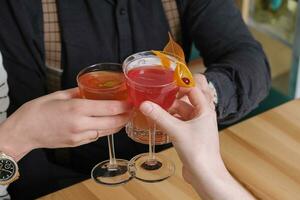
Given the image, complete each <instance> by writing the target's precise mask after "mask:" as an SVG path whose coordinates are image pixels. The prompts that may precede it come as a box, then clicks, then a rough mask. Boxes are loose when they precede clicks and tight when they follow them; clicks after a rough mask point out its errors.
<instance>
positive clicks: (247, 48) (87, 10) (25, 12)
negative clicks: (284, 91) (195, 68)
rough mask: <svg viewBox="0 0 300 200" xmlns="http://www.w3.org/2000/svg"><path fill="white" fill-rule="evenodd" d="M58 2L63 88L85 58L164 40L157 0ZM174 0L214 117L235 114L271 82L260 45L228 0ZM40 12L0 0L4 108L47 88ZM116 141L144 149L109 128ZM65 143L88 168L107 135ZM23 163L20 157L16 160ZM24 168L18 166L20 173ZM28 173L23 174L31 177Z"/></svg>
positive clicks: (102, 155) (123, 53)
mask: <svg viewBox="0 0 300 200" xmlns="http://www.w3.org/2000/svg"><path fill="white" fill-rule="evenodd" d="M57 3H58V12H59V13H58V15H59V20H60V27H61V32H62V50H63V56H62V65H63V67H64V74H63V82H62V87H63V88H70V87H75V86H76V75H77V73H78V72H79V71H80V70H81V69H82V68H84V67H86V66H89V65H91V64H94V63H99V62H122V61H123V60H124V59H125V58H126V57H127V56H129V55H130V54H133V53H135V52H139V51H144V50H151V49H162V48H163V47H164V45H165V44H166V43H167V41H168V34H167V33H168V31H169V27H168V22H167V20H166V17H165V14H164V11H163V7H162V4H161V0H117V1H114V0H60V1H57ZM177 4H178V8H179V14H180V18H181V26H182V38H183V40H182V44H183V47H184V50H185V53H186V54H187V57H188V55H189V51H190V48H191V44H192V43H195V45H196V47H197V48H198V49H199V50H200V52H201V55H202V56H203V59H204V62H205V65H206V66H207V71H206V73H205V75H206V77H207V79H208V80H209V81H211V82H212V83H213V84H214V85H215V87H216V90H217V93H218V98H219V104H218V107H217V111H218V120H219V123H221V124H226V123H231V122H233V121H236V120H238V119H240V118H241V117H243V116H244V115H245V114H247V113H248V112H250V111H251V110H252V109H253V108H255V107H256V106H257V105H258V104H259V102H260V101H261V100H262V99H263V98H264V97H265V96H266V95H267V93H268V90H269V87H270V71H269V66H268V62H267V60H266V57H265V55H264V53H263V50H262V48H261V46H260V45H259V44H258V43H257V42H256V41H255V40H254V39H253V37H252V36H251V35H250V33H249V31H248V29H247V27H246V25H245V24H244V22H243V20H242V18H241V15H240V13H239V11H238V9H237V7H236V6H235V5H234V1H233V0H177ZM42 17H43V16H42V7H41V1H40V0H26V1H21V0H0V27H1V28H0V51H1V53H2V54H3V61H4V67H5V68H6V70H7V72H8V83H9V86H10V93H9V95H10V99H11V105H10V109H9V112H10V113H12V112H13V111H14V110H16V109H17V108H18V107H20V106H21V105H22V104H23V103H25V102H27V101H29V100H31V99H33V98H36V97H39V96H42V95H44V94H46V93H47V89H46V81H45V77H46V76H45V60H44V59H45V52H44V41H43V38H44V37H43V18H42ZM120 70H121V69H120ZM33 123H35V122H33ZM79 123H80V122H79ZM116 143H117V144H116V153H117V155H118V157H121V158H127V159H128V158H131V157H132V156H133V155H135V154H137V152H139V151H145V150H147V148H146V147H144V146H143V147H141V146H139V144H137V143H135V142H133V141H131V140H130V139H128V137H126V135H125V134H118V135H116ZM141 149H143V150H141ZM72 151H73V152H76V153H75V154H76V155H77V156H76V157H72V159H73V160H72V166H73V167H77V168H80V169H81V170H84V172H86V173H88V171H89V170H90V169H91V167H92V166H93V165H94V164H96V163H97V162H98V161H99V160H104V159H106V158H107V145H106V140H105V139H100V140H99V141H98V142H96V143H92V144H90V145H84V146H82V147H78V148H74V149H73V150H72ZM29 156H30V155H28V156H27V158H26V159H25V160H26V161H23V162H27V163H26V164H27V165H30V163H32V160H31V159H30V157H29ZM81 158H83V159H81ZM33 162H34V161H33ZM26 164H24V163H23V164H22V162H21V163H20V165H23V166H21V167H20V168H21V169H22V168H25V167H24V166H25V165H26ZM27 168H30V167H27ZM25 174H26V171H23V177H24V176H25V177H24V178H23V180H24V181H25V180H26V175H25ZM27 174H28V173H27ZM40 174H43V173H41V172H40ZM30 176H32V174H29V175H28V177H29V178H28V177H27V178H28V179H29V180H31V181H32V178H31V177H30ZM27 184H28V183H27ZM21 194H24V193H23V192H21Z"/></svg>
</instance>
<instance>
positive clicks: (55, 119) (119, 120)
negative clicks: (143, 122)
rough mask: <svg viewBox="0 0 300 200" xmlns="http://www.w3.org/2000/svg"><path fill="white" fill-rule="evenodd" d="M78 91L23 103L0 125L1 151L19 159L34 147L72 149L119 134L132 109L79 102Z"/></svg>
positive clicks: (117, 104) (124, 105)
mask: <svg viewBox="0 0 300 200" xmlns="http://www.w3.org/2000/svg"><path fill="white" fill-rule="evenodd" d="M77 97H79V90H78V89H77V88H75V89H71V90H66V91H59V92H55V93H53V94H50V95H47V96H44V97H41V98H38V99H35V100H33V101H30V102H28V103H26V104H24V105H23V106H22V107H21V108H20V109H18V110H17V111H16V112H15V113H14V114H13V115H12V116H11V117H9V118H8V119H7V120H6V121H5V122H4V123H3V124H1V126H0V147H1V151H4V152H5V153H7V154H9V155H10V156H12V157H14V158H15V159H16V160H18V159H19V158H20V157H22V156H23V155H25V154H26V153H28V152H29V151H31V150H32V149H35V148H59V147H73V146H79V145H82V144H86V143H89V142H92V141H94V140H96V139H98V138H99V137H101V136H105V135H108V134H112V133H115V132H118V131H119V130H120V129H121V128H122V127H123V126H124V125H125V124H126V123H127V121H128V119H129V114H128V112H129V111H130V109H131V106H130V105H128V104H127V103H126V102H122V101H98V100H87V99H79V98H77Z"/></svg>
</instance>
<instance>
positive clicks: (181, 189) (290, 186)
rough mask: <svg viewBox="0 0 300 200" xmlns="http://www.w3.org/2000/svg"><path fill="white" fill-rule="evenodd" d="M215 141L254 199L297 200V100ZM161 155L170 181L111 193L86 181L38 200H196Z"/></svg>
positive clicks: (133, 184)
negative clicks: (168, 169)
mask: <svg viewBox="0 0 300 200" xmlns="http://www.w3.org/2000/svg"><path fill="white" fill-rule="evenodd" d="M220 140H221V151H222V156H223V159H224V161H225V163H226V166H227V168H228V169H229V171H230V172H231V173H232V175H234V176H235V178H236V179H237V180H238V181H240V182H241V184H243V185H244V186H245V187H246V188H248V190H250V191H251V192H252V193H253V194H254V195H255V196H256V197H257V198H258V199H272V200H276V199H278V200H289V199H291V200H296V199H300V100H295V101H291V102H289V103H287V104H284V105H282V106H280V107H277V108H275V109H273V110H270V111H268V112H266V113H263V114H261V115H258V116H256V117H254V118H251V119H249V120H246V121H244V122H242V123H239V124H237V125H235V126H232V127H230V128H228V129H226V130H224V131H222V132H221V139H220ZM162 153H163V154H165V155H167V156H169V157H170V158H172V160H174V161H175V163H176V167H177V169H176V174H175V176H173V177H172V178H170V179H169V180H167V181H164V182H160V183H155V184H146V183H142V182H140V181H137V180H133V181H132V182H130V183H128V184H126V185H123V186H119V187H113V188H111V187H105V186H101V185H97V184H96V183H94V182H93V181H91V180H87V181H84V182H82V183H79V184H77V185H74V186H71V187H69V188H66V189H64V190H61V191H58V192H55V193H53V194H50V195H48V196H46V197H43V198H42V199H44V200H50V199H51V200H56V199H63V200H77V199H78V200H79V199H87V200H88V199H91V200H99V199H101V200H137V199H141V200H155V199H159V200H176V199H178V200H190V199H200V198H199V197H198V196H197V194H196V193H195V192H194V190H193V189H192V188H191V187H190V186H189V185H188V184H186V183H185V182H184V181H183V179H182V177H181V166H182V165H181V163H180V161H179V159H178V157H177V155H176V152H175V151H174V149H169V150H167V151H165V152H162Z"/></svg>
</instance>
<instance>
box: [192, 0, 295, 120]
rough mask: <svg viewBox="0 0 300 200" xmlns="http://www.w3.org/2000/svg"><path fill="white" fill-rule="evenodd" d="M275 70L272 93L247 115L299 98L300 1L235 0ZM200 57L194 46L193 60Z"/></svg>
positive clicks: (273, 72) (272, 69)
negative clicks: (299, 3) (299, 2)
mask: <svg viewBox="0 0 300 200" xmlns="http://www.w3.org/2000/svg"><path fill="white" fill-rule="evenodd" d="M235 1H236V4H237V6H238V7H239V9H240V10H241V13H242V15H243V19H244V21H245V22H246V24H247V25H248V27H249V29H250V31H251V32H252V34H253V35H254V37H255V38H256V39H257V40H258V41H259V42H260V43H261V44H262V46H263V48H264V50H265V52H266V54H267V57H268V59H269V62H270V65H271V71H272V89H271V91H270V94H269V96H268V97H267V98H266V99H265V100H264V101H263V102H262V103H261V104H260V106H259V107H258V108H257V109H256V110H255V111H253V112H252V113H250V114H249V115H248V116H247V117H246V118H248V117H251V116H253V115H256V114H258V113H261V112H263V111H266V110H268V109H271V108H273V107H275V106H277V105H280V104H282V103H285V102H287V101H289V100H290V99H293V98H297V97H300V71H299V72H298V68H299V56H300V16H299V12H300V9H299V7H298V0H235ZM197 57H199V52H197V51H196V49H193V51H192V56H191V59H192V60H193V61H192V62H191V63H193V62H195V59H196V60H197V59H199V58H197ZM298 73H299V74H298Z"/></svg>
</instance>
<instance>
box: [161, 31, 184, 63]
mask: <svg viewBox="0 0 300 200" xmlns="http://www.w3.org/2000/svg"><path fill="white" fill-rule="evenodd" d="M168 34H169V42H168V43H167V45H166V46H165V48H164V50H163V52H166V53H168V54H171V55H173V56H175V57H177V58H180V61H181V62H184V63H185V56H184V51H183V49H182V48H181V46H180V45H179V44H178V43H177V42H175V40H174V39H173V37H172V35H171V33H170V32H169V33H168Z"/></svg>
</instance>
